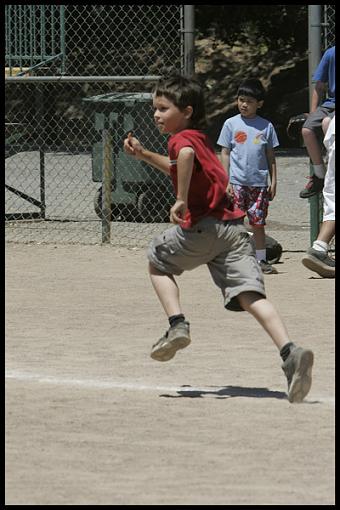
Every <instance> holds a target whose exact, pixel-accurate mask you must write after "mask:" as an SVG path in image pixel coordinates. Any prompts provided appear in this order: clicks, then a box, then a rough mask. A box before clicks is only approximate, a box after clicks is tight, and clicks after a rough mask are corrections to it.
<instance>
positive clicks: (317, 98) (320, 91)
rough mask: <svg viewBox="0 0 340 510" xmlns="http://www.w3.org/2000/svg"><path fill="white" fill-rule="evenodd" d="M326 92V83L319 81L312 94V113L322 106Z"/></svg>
mask: <svg viewBox="0 0 340 510" xmlns="http://www.w3.org/2000/svg"><path fill="white" fill-rule="evenodd" d="M325 91H326V83H323V82H322V81H317V82H316V83H315V87H314V90H313V92H312V100H311V106H310V113H312V112H315V110H316V109H317V107H318V106H319V105H320V104H321V102H322V98H323V97H324V94H325Z"/></svg>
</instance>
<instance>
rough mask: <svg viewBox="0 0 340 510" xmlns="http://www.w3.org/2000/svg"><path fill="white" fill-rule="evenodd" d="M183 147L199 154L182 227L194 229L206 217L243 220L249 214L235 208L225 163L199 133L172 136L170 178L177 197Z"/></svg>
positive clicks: (184, 132) (196, 155) (187, 132)
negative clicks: (223, 164)
mask: <svg viewBox="0 0 340 510" xmlns="http://www.w3.org/2000/svg"><path fill="white" fill-rule="evenodd" d="M183 147H191V148H192V149H193V150H194V151H195V159H194V168H193V172H192V176H191V181H190V186H189V193H188V209H187V212H186V214H185V217H184V218H183V219H184V220H185V221H184V223H182V224H181V226H182V227H183V228H190V227H191V226H192V225H194V224H195V223H197V222H198V221H199V220H200V219H201V218H204V217H206V216H214V217H215V218H218V219H219V220H235V219H237V218H243V217H244V216H245V213H244V212H243V211H241V210H240V209H238V208H237V207H236V206H234V205H233V203H232V202H231V201H230V200H229V198H228V196H227V194H226V188H227V185H228V182H229V178H228V176H227V174H226V172H225V170H224V168H223V166H222V163H221V162H220V161H219V159H218V158H217V156H216V154H215V151H214V149H213V147H212V145H211V143H210V141H209V139H208V137H207V135H205V134H204V133H203V132H202V131H198V130H197V129H184V130H183V131H180V132H179V133H176V134H175V135H172V136H171V137H170V138H169V141H168V151H169V158H170V175H171V179H172V182H173V185H174V188H175V192H176V194H177V157H178V153H179V151H180V150H181V149H183Z"/></svg>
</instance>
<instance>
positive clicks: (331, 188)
mask: <svg viewBox="0 0 340 510" xmlns="http://www.w3.org/2000/svg"><path fill="white" fill-rule="evenodd" d="M324 144H325V146H326V147H327V149H328V165H327V172H326V175H325V183H324V188H323V221H331V220H333V221H334V220H335V116H334V117H333V119H332V121H331V123H330V125H329V127H328V130H327V133H326V136H325V140H324Z"/></svg>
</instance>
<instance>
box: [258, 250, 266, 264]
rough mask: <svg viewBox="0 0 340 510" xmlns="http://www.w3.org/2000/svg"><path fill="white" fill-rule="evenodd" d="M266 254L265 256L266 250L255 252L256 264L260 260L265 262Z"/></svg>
mask: <svg viewBox="0 0 340 510" xmlns="http://www.w3.org/2000/svg"><path fill="white" fill-rule="evenodd" d="M266 257H267V254H266V249H264V250H256V260H257V261H258V262H261V260H267V258H266Z"/></svg>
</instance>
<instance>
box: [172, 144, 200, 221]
mask: <svg viewBox="0 0 340 510" xmlns="http://www.w3.org/2000/svg"><path fill="white" fill-rule="evenodd" d="M194 159H195V152H194V150H193V149H192V148H191V147H183V149H181V150H180V151H179V154H178V157H177V197H176V202H175V204H174V205H173V206H172V207H171V209H170V221H171V222H172V223H175V224H178V223H183V218H184V215H185V212H186V210H187V208H188V194H189V187H190V181H191V176H192V170H193V166H194Z"/></svg>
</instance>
